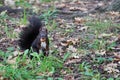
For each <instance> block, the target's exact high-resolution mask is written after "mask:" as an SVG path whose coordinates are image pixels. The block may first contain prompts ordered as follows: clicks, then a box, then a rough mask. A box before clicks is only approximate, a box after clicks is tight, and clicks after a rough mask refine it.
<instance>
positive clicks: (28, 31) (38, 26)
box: [19, 16, 49, 56]
mask: <svg viewBox="0 0 120 80" xmlns="http://www.w3.org/2000/svg"><path fill="white" fill-rule="evenodd" d="M29 22H30V24H29V25H28V26H27V27H25V28H24V29H23V30H22V31H21V33H20V36H19V37H20V39H19V46H20V49H21V50H26V49H31V48H32V50H33V51H34V52H37V53H39V50H40V49H41V50H42V52H43V54H44V56H48V54H49V39H48V31H47V29H46V28H45V27H42V23H41V20H40V19H39V18H37V17H35V16H32V17H31V18H30V19H29Z"/></svg>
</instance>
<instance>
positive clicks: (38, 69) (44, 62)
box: [0, 48, 63, 80]
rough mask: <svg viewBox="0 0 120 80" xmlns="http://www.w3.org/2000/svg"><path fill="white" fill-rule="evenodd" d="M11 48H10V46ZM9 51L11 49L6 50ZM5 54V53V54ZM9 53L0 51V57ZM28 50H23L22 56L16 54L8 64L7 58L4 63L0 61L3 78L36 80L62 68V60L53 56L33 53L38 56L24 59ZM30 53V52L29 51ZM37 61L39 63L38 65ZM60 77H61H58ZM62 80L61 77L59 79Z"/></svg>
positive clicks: (47, 76)
mask: <svg viewBox="0 0 120 80" xmlns="http://www.w3.org/2000/svg"><path fill="white" fill-rule="evenodd" d="M11 50H12V48H11ZM8 52H11V51H8ZM5 54H6V55H5ZM7 54H9V53H5V52H3V51H0V57H4V58H5V57H8V55H7ZM27 54H28V50H26V51H25V52H24V55H23V56H22V57H20V56H18V57H17V59H16V63H14V64H9V63H7V60H6V59H5V60H4V63H6V64H4V63H2V62H1V63H0V64H1V65H2V66H0V72H1V73H3V74H0V75H1V76H2V77H3V78H6V79H10V80H36V79H37V78H40V77H41V78H43V79H44V78H45V77H46V78H48V79H50V78H51V77H50V74H51V75H52V74H53V73H55V72H56V71H58V70H59V69H61V68H63V60H60V59H58V58H56V57H54V56H49V57H44V58H43V56H41V55H38V54H35V52H34V53H33V54H34V56H39V58H33V59H32V60H29V59H26V58H27ZM31 54H32V53H31ZM38 63H40V64H39V65H38ZM60 79H61V78H60ZM61 80H62V79H61Z"/></svg>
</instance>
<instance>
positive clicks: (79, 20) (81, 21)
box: [75, 17, 86, 24]
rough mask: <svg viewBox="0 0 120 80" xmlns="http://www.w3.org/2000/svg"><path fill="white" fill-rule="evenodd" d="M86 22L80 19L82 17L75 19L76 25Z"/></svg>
mask: <svg viewBox="0 0 120 80" xmlns="http://www.w3.org/2000/svg"><path fill="white" fill-rule="evenodd" d="M85 22H86V20H85V19H83V18H80V17H75V23H77V24H78V23H85Z"/></svg>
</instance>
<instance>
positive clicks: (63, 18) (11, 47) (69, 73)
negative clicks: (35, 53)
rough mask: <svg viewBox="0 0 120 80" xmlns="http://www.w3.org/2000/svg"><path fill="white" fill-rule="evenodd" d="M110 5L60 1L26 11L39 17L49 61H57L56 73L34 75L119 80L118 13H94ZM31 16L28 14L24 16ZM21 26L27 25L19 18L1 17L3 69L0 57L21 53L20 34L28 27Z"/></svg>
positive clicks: (65, 79)
mask: <svg viewBox="0 0 120 80" xmlns="http://www.w3.org/2000/svg"><path fill="white" fill-rule="evenodd" d="M110 3H111V1H109V3H108V2H105V1H104V0H100V1H99V0H61V1H51V2H43V3H41V4H33V5H32V7H29V9H31V8H33V10H34V12H37V15H38V16H39V17H41V16H42V18H43V21H42V23H44V24H45V25H46V28H47V29H48V31H49V39H50V46H49V47H50V53H52V54H50V57H49V58H51V57H52V58H53V57H55V58H58V59H57V60H58V66H54V68H55V70H54V69H53V67H52V70H51V69H50V70H47V71H45V70H42V72H38V73H36V75H37V76H43V78H42V79H43V80H44V79H45V80H120V41H119V40H120V35H119V34H120V13H119V12H113V11H109V12H103V13H102V12H100V11H97V10H96V11H95V9H96V8H97V7H98V6H100V7H104V6H106V5H108V4H110ZM30 16H31V13H27V15H24V17H27V18H29V17H30ZM24 22H26V23H28V21H27V20H25V18H23V17H22V16H20V14H6V13H5V12H2V13H1V14H0V23H1V24H0V25H1V27H0V53H1V55H0V56H1V57H0V61H1V65H2V66H5V65H6V64H4V59H3V55H2V53H5V54H6V55H7V57H8V56H10V55H11V54H13V53H16V52H20V50H19V47H18V40H19V33H20V31H21V30H22V28H23V27H25V26H26V25H27V24H24ZM48 60H49V59H48ZM50 60H51V59H50ZM59 60H60V61H59ZM13 62H14V59H10V60H9V62H8V63H7V64H11V63H13ZM15 62H16V61H15ZM59 62H61V63H62V67H61V66H60V65H61V63H59ZM43 63H44V61H43ZM48 63H49V62H48ZM48 63H47V64H48ZM52 63H54V62H51V64H52ZM59 64H60V65H59ZM54 65H57V64H54ZM24 66H26V65H24ZM29 67H30V66H29ZM20 69H21V68H20ZM30 69H31V68H30ZM18 70H19V68H18ZM36 71H37V70H36ZM52 71H53V72H52ZM51 72H52V73H51ZM3 73H4V74H5V72H3ZM31 75H32V76H34V75H33V74H31ZM4 76H5V78H6V77H7V78H8V79H11V78H10V77H9V76H8V75H7V76H6V75H4ZM0 77H3V74H0ZM48 78H49V79H48ZM14 79H20V78H19V77H16V78H15V77H14ZM38 80H39V79H38Z"/></svg>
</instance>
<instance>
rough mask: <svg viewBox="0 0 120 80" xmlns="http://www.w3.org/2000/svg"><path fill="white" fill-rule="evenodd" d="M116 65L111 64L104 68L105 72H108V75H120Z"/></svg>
mask: <svg viewBox="0 0 120 80" xmlns="http://www.w3.org/2000/svg"><path fill="white" fill-rule="evenodd" d="M117 65H118V64H116V63H109V64H107V65H105V66H104V70H105V71H107V72H108V73H119V72H120V71H119V70H118V69H116V68H117Z"/></svg>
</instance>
